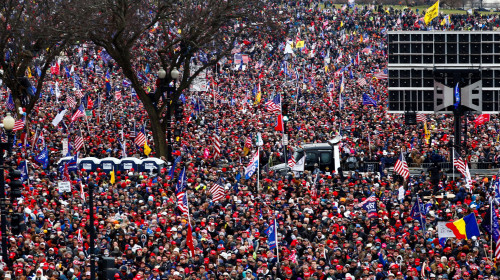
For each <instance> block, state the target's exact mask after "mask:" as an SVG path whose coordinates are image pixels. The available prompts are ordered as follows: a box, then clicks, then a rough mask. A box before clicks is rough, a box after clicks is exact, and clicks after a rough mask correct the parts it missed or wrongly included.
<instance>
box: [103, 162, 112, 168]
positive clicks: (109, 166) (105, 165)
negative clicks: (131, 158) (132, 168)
mask: <svg viewBox="0 0 500 280" xmlns="http://www.w3.org/2000/svg"><path fill="white" fill-rule="evenodd" d="M102 169H106V170H111V169H113V164H112V163H109V162H105V163H103V164H102Z"/></svg>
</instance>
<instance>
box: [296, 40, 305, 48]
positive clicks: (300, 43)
mask: <svg viewBox="0 0 500 280" xmlns="http://www.w3.org/2000/svg"><path fill="white" fill-rule="evenodd" d="M303 47H304V41H298V42H297V44H295V48H296V49H301V48H303Z"/></svg>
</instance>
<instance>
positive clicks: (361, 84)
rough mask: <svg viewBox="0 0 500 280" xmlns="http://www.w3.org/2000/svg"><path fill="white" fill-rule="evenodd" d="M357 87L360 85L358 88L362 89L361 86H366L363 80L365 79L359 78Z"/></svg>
mask: <svg viewBox="0 0 500 280" xmlns="http://www.w3.org/2000/svg"><path fill="white" fill-rule="evenodd" d="M358 85H360V86H362V87H363V86H366V79H365V78H360V79H359V80H358Z"/></svg>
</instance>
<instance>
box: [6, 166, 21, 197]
mask: <svg viewBox="0 0 500 280" xmlns="http://www.w3.org/2000/svg"><path fill="white" fill-rule="evenodd" d="M9 179H10V183H9V187H10V199H11V200H12V201H14V200H16V198H18V197H21V195H22V187H23V182H22V181H21V171H19V170H11V171H10V172H9Z"/></svg>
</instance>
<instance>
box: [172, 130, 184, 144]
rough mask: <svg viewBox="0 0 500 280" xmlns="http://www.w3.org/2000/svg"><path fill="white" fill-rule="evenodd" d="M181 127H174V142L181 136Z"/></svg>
mask: <svg viewBox="0 0 500 280" xmlns="http://www.w3.org/2000/svg"><path fill="white" fill-rule="evenodd" d="M181 133H182V131H181V129H180V128H176V129H174V139H175V141H176V142H179V140H180V138H181Z"/></svg>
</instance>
